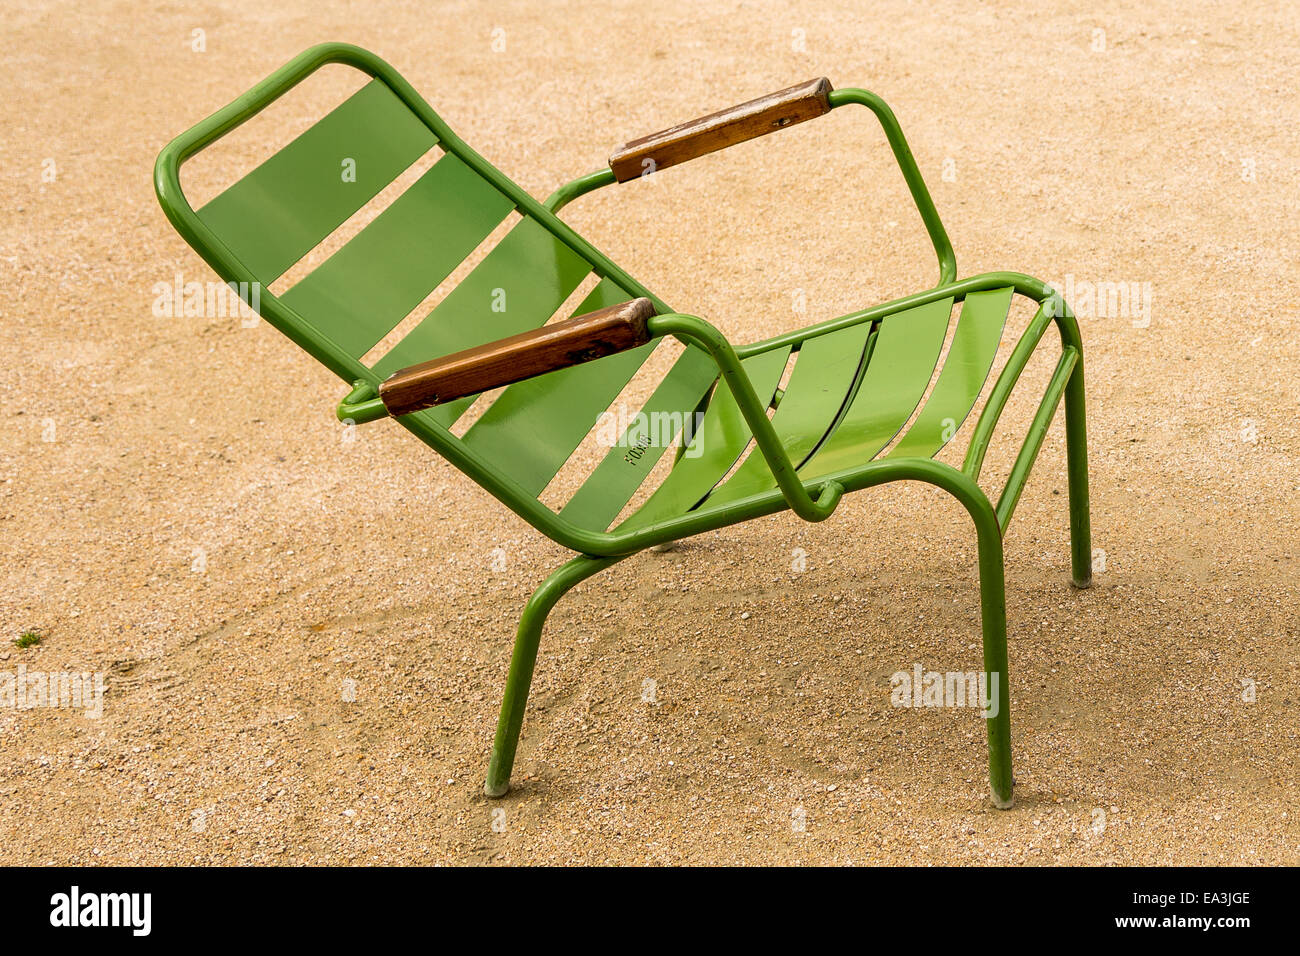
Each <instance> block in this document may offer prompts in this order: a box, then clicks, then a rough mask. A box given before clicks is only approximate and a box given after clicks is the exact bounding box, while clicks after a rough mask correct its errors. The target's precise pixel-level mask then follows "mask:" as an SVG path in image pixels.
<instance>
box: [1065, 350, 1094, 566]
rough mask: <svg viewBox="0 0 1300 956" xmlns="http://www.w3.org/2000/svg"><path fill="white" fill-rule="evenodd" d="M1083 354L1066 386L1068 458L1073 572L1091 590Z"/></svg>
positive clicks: (1090, 535)
mask: <svg viewBox="0 0 1300 956" xmlns="http://www.w3.org/2000/svg"><path fill="white" fill-rule="evenodd" d="M1086 418H1087V416H1086V415H1085V414H1084V402H1083V357H1082V353H1081V354H1080V358H1079V361H1078V363H1077V364H1076V365H1075V366H1074V371H1073V372H1072V373H1070V381H1069V382H1068V383H1067V384H1066V386H1065V455H1066V471H1067V474H1068V479H1069V493H1070V569H1071V578H1072V580H1073V581H1074V586H1075V587H1076V588H1087V587H1091V586H1092V527H1091V521H1090V519H1089V513H1088V427H1087V420H1086Z"/></svg>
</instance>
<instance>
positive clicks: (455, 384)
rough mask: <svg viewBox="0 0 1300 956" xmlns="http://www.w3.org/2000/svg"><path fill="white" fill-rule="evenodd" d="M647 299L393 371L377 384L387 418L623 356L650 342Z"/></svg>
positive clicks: (652, 310)
mask: <svg viewBox="0 0 1300 956" xmlns="http://www.w3.org/2000/svg"><path fill="white" fill-rule="evenodd" d="M654 314H655V307H654V304H653V303H652V302H651V301H650V300H649V299H644V298H643V299H633V300H632V301H631V302H623V303H620V304H618V305H611V306H609V307H607V308H604V309H597V310H596V311H595V312H588V313H586V314H585V315H579V316H576V317H574V318H572V319H565V320H564V321H562V322H553V323H551V324H550V325H544V326H542V327H541V328H540V329H533V330H531V331H529V332H521V333H520V334H518V335H512V336H510V337H509V338H504V339H498V340H497V341H495V342H488V343H486V344H484V345H478V346H475V347H474V348H472V349H466V350H465V351H463V352H456V353H453V354H452V355H445V356H443V357H442V358H436V359H433V360H432V361H429V362H422V363H420V364H419V365H412V366H410V367H409V368H404V369H402V370H401V371H398V372H394V373H393V374H392V375H391V376H389V377H388V378H387V379H386V380H385V381H384V382H383V383H381V384H380V386H379V398H380V401H382V402H383V404H384V407H385V408H386V409H388V413H389V414H390V415H394V416H396V415H408V414H410V413H411V412H418V411H422V410H423V409H426V408H433V407H434V406H435V405H441V404H443V403H444V402H451V401H455V400H456V399H458V398H464V397H465V396H467V395H477V394H478V393H479V392H485V391H487V390H488V389H490V388H498V387H500V386H502V385H512V384H514V383H515V382H521V381H523V380H524V379H526V378H532V377H534V376H536V375H542V374H544V373H546V372H554V371H556V370H557V369H562V368H568V367H569V366H572V365H580V364H582V363H583V362H590V361H591V360H592V359H598V358H603V357H604V356H606V355H613V354H614V353H616V352H624V351H627V350H628V349H634V348H636V347H637V346H640V345H644V344H645V343H646V342H649V341H650V338H651V336H650V332H649V330H648V328H647V322H648V320H649V319H650V317H651V316H652V315H654Z"/></svg>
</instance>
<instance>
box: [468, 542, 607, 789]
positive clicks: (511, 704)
mask: <svg viewBox="0 0 1300 956" xmlns="http://www.w3.org/2000/svg"><path fill="white" fill-rule="evenodd" d="M620 560H622V559H621V558H593V557H590V556H588V555H585V554H580V555H578V556H577V557H576V558H574V559H573V560H571V561H569V562H568V563H566V564H563V565H561V566H560V567H559V568H558V569H556V571H555V573H553V574H552V575H551V576H550V577H549V578H547V579H546V581H545V582H543V584H542V586H541V587H539V588H538V589H537V590H536V591H534V592H533V596H532V597H530V598H529V599H528V603H527V604H526V605H524V613H523V616H522V617H521V618H520V619H519V633H518V635H517V636H516V638H515V649H514V653H513V654H512V655H511V657H510V676H509V677H508V678H506V692H505V696H504V697H503V699H502V701H501V716H500V717H499V718H498V719H497V735H496V740H495V742H494V743H493V745H492V760H491V761H490V762H489V763H488V773H487V784H486V785H485V786H484V787H483V792H484V793H485V794H487V795H488V796H489V797H503V796H505V794H506V791H508V790H509V789H510V771H511V769H512V768H513V767H514V763H515V749H516V748H517V747H518V745H519V729H520V728H521V727H522V726H523V723H524V707H525V706H526V705H527V703H528V689H529V687H531V686H532V683H533V667H534V665H535V664H536V663H537V646H538V644H539V642H540V641H541V637H542V625H544V624H545V623H546V615H548V614H549V613H550V612H551V608H553V607H555V604H556V602H557V601H559V600H560V598H561V597H563V596H564V595H565V593H566V592H568V591H569V589H571V588H572V587H574V586H575V585H577V584H579V583H580V582H582V581H585V580H586V579H587V578H589V577H591V576H592V575H593V574H595V573H596V572H597V571H601V570H603V569H604V568H607V567H609V566H610V565H611V564H614V563H616V562H618V561H620Z"/></svg>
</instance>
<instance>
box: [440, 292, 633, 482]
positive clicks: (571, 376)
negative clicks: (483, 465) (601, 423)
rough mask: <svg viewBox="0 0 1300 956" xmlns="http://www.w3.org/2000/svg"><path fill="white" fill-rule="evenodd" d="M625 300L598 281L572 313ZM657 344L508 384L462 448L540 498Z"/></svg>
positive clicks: (592, 309)
mask: <svg viewBox="0 0 1300 956" xmlns="http://www.w3.org/2000/svg"><path fill="white" fill-rule="evenodd" d="M630 298H631V296H629V295H628V294H627V293H626V292H624V291H623V290H622V289H621V288H619V286H618V284H617V283H615V282H614V281H613V280H611V279H602V280H601V281H600V283H599V284H598V285H597V286H596V287H595V288H594V289H592V291H591V294H590V295H588V296H587V297H586V298H585V299H584V300H583V301H582V304H581V305H579V306H578V308H577V309H576V310H575V311H574V313H573V314H574V315H582V314H583V313H585V312H592V311H594V310H596V309H603V308H605V307H606V306H611V305H616V304H618V303H620V302H626V301H628V299H630ZM657 344H658V342H657V341H655V342H649V343H647V344H645V345H643V346H641V347H640V348H637V349H632V350H631V351H628V352H622V353H619V354H617V355H610V356H607V357H605V358H602V359H597V360H596V361H594V362H586V363H584V364H582V365H574V366H571V367H569V368H566V369H561V370H559V371H556V372H551V373H549V374H547V375H539V376H538V377H537V378H532V379H528V380H526V381H523V382H520V383H518V384H517V385H511V386H510V387H509V388H507V389H506V390H505V391H504V392H503V393H502V394H501V397H500V398H498V399H497V400H496V401H495V402H493V403H492V407H491V408H489V409H488V410H487V411H486V412H484V413H483V417H482V418H480V419H479V420H478V421H477V422H475V423H474V425H473V427H471V428H470V429H469V430H468V431H467V432H466V433H465V437H464V439H463V440H464V442H465V444H466V445H468V446H469V447H470V448H472V449H474V450H475V451H477V452H479V453H480V454H482V455H483V456H484V457H486V458H488V459H489V460H490V461H493V462H495V463H496V465H497V467H498V468H500V469H501V470H502V471H503V472H505V473H506V474H507V475H509V476H510V477H511V478H513V479H514V480H515V481H517V482H519V484H520V485H521V486H522V487H523V488H524V489H525V490H526V491H528V492H529V493H530V494H534V495H535V494H539V493H540V492H541V491H542V489H543V488H545V487H546V486H547V484H548V483H549V482H550V480H551V479H552V478H554V477H555V473H556V472H557V471H559V470H560V468H561V466H563V465H564V463H565V462H566V461H568V460H569V456H570V455H572V454H573V450H574V449H575V448H577V447H578V445H579V444H580V443H581V442H582V440H583V439H584V438H585V437H586V436H587V434H588V433H589V432H590V431H591V427H592V426H593V425H594V424H596V421H597V419H598V418H599V417H600V414H601V412H603V411H605V410H606V409H607V408H609V406H610V403H611V402H613V401H614V399H615V398H617V397H618V393H619V392H620V391H622V390H623V386H625V385H626V384H627V383H628V382H629V381H631V379H632V376H633V375H635V374H636V370H637V369H639V368H640V367H641V365H642V363H644V362H645V360H646V359H647V358H649V357H650V353H651V352H652V351H654V348H655V346H656V345H657Z"/></svg>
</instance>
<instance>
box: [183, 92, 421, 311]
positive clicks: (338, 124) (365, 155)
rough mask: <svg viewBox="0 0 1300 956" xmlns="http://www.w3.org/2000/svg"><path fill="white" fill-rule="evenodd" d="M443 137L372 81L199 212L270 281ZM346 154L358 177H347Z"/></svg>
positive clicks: (259, 275) (266, 282) (259, 276)
mask: <svg viewBox="0 0 1300 956" xmlns="http://www.w3.org/2000/svg"><path fill="white" fill-rule="evenodd" d="M437 142H438V139H437V137H436V136H434V134H433V133H432V132H431V131H430V130H429V128H428V127H427V126H425V125H424V123H423V122H421V121H420V119H419V118H418V117H417V116H416V115H415V114H414V113H412V112H411V111H410V110H409V109H407V108H406V106H405V105H404V104H403V103H402V101H401V100H399V99H398V98H397V97H396V96H395V95H394V94H393V92H392V91H391V90H390V89H389V88H388V87H387V86H386V85H384V83H383V82H382V81H380V80H371V81H370V82H369V83H367V84H366V85H365V86H363V87H362V88H361V89H360V90H358V91H357V92H356V93H354V94H353V95H352V96H350V97H349V98H348V99H347V100H345V101H344V102H343V103H341V104H340V105H339V106H338V107H336V108H335V109H334V110H333V111H332V112H330V113H329V114H327V115H326V116H324V117H322V118H321V119H320V121H319V122H317V123H316V124H315V125H314V126H312V127H311V128H310V129H308V130H307V131H306V132H304V133H303V134H302V135H301V136H299V137H298V138H297V139H295V140H294V141H293V142H292V143H290V144H289V145H288V146H285V147H284V148H283V149H281V150H280V151H279V152H278V153H276V154H275V155H274V156H272V157H271V158H270V159H268V160H267V161H266V162H264V163H262V165H260V166H258V167H257V168H256V169H254V170H253V171H252V172H251V173H249V174H248V175H247V176H245V177H244V178H243V179H241V180H239V182H237V183H235V184H234V185H233V186H231V187H230V188H228V189H227V190H226V191H225V192H223V193H222V194H221V195H219V196H217V197H216V198H215V199H213V200H212V201H211V202H209V203H208V204H207V205H206V206H204V207H203V208H202V209H200V210H199V211H198V216H199V218H200V219H201V220H203V222H204V223H205V224H206V225H207V226H208V227H209V228H211V229H212V231H213V232H215V233H216V234H217V236H218V237H220V238H221V240H222V242H224V243H225V244H226V245H227V246H228V247H229V248H230V250H231V251H232V252H233V253H234V254H235V255H236V256H237V257H238V258H239V259H240V260H242V261H243V263H244V265H245V266H247V268H248V270H249V271H250V272H251V273H252V274H253V275H254V276H256V277H257V279H258V280H259V281H260V282H261V283H262V284H263V285H269V284H270V283H272V282H274V281H275V280H276V279H277V278H279V277H280V275H282V274H283V273H284V271H285V270H286V269H288V268H289V266H291V265H293V264H294V263H295V262H297V261H298V260H299V259H301V258H302V257H303V256H304V255H305V254H306V253H307V252H308V251H309V250H311V249H312V248H313V247H315V246H316V245H317V244H318V243H319V242H320V241H321V240H322V239H324V238H325V237H326V236H328V235H329V234H330V233H331V232H333V231H334V230H335V229H337V228H338V227H339V226H341V225H342V224H343V223H344V222H346V221H347V219H348V217H350V216H351V215H352V214H353V213H355V212H356V211H357V210H358V209H360V208H361V207H362V206H364V205H365V204H366V203H368V202H369V201H370V200H371V199H373V198H374V197H375V196H376V195H377V194H378V193H379V191H380V190H381V189H383V188H384V187H385V186H387V185H388V184H389V183H390V182H392V181H393V180H394V179H396V178H397V176H398V174H400V173H401V172H402V170H404V169H406V167H408V166H410V165H411V163H413V162H415V161H416V160H417V159H419V158H420V157H421V156H423V155H424V154H425V153H427V152H428V151H429V150H430V149H431V148H432V147H433V146H434V145H435V144H436V143H437ZM346 160H351V161H352V165H351V167H350V169H351V170H354V171H355V181H349V179H347V178H345V177H344V173H345V168H344V163H345V161H346Z"/></svg>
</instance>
